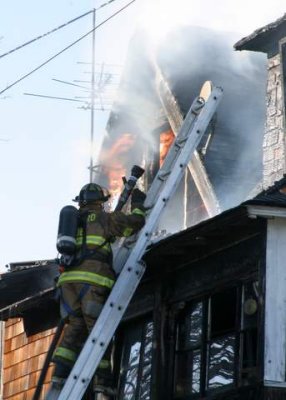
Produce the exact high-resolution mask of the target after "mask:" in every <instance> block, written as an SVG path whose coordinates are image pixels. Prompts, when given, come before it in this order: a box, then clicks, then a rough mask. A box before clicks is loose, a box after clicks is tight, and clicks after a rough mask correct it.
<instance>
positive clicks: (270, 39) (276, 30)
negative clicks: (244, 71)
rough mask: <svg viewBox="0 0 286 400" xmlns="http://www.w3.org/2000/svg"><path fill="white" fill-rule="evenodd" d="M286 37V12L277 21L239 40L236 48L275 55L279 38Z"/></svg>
mask: <svg viewBox="0 0 286 400" xmlns="http://www.w3.org/2000/svg"><path fill="white" fill-rule="evenodd" d="M283 37H286V14H284V15H283V16H282V17H281V18H279V19H277V20H276V21H274V22H272V23H270V24H268V25H265V26H263V27H262V28H259V29H257V30H255V31H254V32H253V33H252V34H251V35H249V36H246V37H244V38H242V39H241V40H239V41H238V42H237V43H236V44H235V45H234V48H235V49H236V50H252V51H260V52H263V53H268V55H269V56H273V55H274V54H275V53H277V52H278V50H279V47H278V46H279V43H278V42H279V40H280V39H281V38H283Z"/></svg>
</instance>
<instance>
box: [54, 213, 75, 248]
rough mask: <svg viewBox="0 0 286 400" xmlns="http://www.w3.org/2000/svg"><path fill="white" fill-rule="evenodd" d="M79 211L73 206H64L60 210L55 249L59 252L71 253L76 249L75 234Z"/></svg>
mask: <svg viewBox="0 0 286 400" xmlns="http://www.w3.org/2000/svg"><path fill="white" fill-rule="evenodd" d="M78 221H79V212H78V209H77V208H75V207H74V206H65V207H63V208H62V210H61V212H60V218H59V228H58V237H57V250H58V252H59V253H61V254H67V255H72V254H74V253H75V251H76V235H77V229H78Z"/></svg>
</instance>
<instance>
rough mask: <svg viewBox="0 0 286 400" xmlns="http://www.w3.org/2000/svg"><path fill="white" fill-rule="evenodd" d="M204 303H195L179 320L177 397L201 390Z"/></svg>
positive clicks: (176, 364)
mask: <svg viewBox="0 0 286 400" xmlns="http://www.w3.org/2000/svg"><path fill="white" fill-rule="evenodd" d="M202 322H203V303H202V302H199V303H194V304H193V305H191V306H190V307H189V309H188V310H187V311H186V313H185V315H184V316H183V317H182V319H181V320H180V322H179V325H178V330H177V348H176V359H175V382H176V385H175V398H177V397H178V398H180V397H185V396H188V395H191V394H194V393H199V392H200V380H201V379H200V376H201V360H202V348H201V346H202V330H203V327H202Z"/></svg>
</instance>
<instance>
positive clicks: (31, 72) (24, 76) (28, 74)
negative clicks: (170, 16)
mask: <svg viewBox="0 0 286 400" xmlns="http://www.w3.org/2000/svg"><path fill="white" fill-rule="evenodd" d="M112 1H115V0H112ZM135 1H136V0H132V1H130V2H129V3H127V4H126V5H125V6H123V7H122V8H120V9H119V10H118V11H116V12H115V13H114V14H112V15H111V16H110V17H108V18H106V19H105V20H104V21H102V22H101V23H100V24H99V25H97V26H96V27H95V28H94V29H92V30H90V31H89V32H87V33H86V34H85V35H83V36H81V37H80V38H79V39H77V40H75V41H74V42H72V43H71V44H69V45H68V46H67V47H65V48H64V49H62V50H61V51H59V52H58V53H56V54H55V55H53V56H52V57H50V58H49V59H48V60H46V61H44V62H43V63H42V64H40V65H39V66H38V67H36V68H34V69H33V70H32V71H30V72H28V73H27V74H25V75H23V76H21V78H19V79H17V80H16V81H14V82H13V83H11V84H10V85H8V86H6V88H5V89H2V90H1V91H0V95H1V94H3V93H4V92H6V91H7V90H8V89H11V88H12V87H13V86H15V85H17V84H18V83H19V82H21V81H23V80H24V79H26V78H27V77H28V76H30V75H32V74H33V73H34V72H36V71H38V70H39V69H40V68H42V67H44V66H45V65H47V64H48V63H49V62H51V61H52V60H54V59H55V58H56V57H58V56H59V55H60V54H62V53H64V52H65V51H67V50H68V49H70V48H71V47H72V46H74V45H75V44H77V43H79V42H80V41H81V40H83V39H85V38H86V37H87V36H88V35H90V34H91V33H92V32H93V31H95V30H96V29H98V28H100V27H101V26H102V25H104V24H105V23H106V22H108V21H109V20H111V19H112V18H114V17H115V16H116V15H118V14H120V13H121V12H122V11H124V10H125V9H126V8H128V7H129V6H130V5H131V4H132V3H134V2H135Z"/></svg>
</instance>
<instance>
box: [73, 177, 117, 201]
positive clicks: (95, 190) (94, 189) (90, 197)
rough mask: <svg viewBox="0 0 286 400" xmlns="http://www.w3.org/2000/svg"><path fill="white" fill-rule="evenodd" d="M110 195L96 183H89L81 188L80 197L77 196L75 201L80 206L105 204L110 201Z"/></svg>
mask: <svg viewBox="0 0 286 400" xmlns="http://www.w3.org/2000/svg"><path fill="white" fill-rule="evenodd" d="M109 197H110V194H109V192H108V190H107V189H105V188H103V187H101V186H99V185H97V184H96V183H88V184H87V185H84V186H83V187H82V188H81V191H80V192H79V195H78V196H76V198H75V199H73V201H76V202H78V203H79V205H82V206H84V205H86V204H88V203H92V202H94V201H101V202H103V203H104V202H105V201H107V200H108V199H109Z"/></svg>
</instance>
